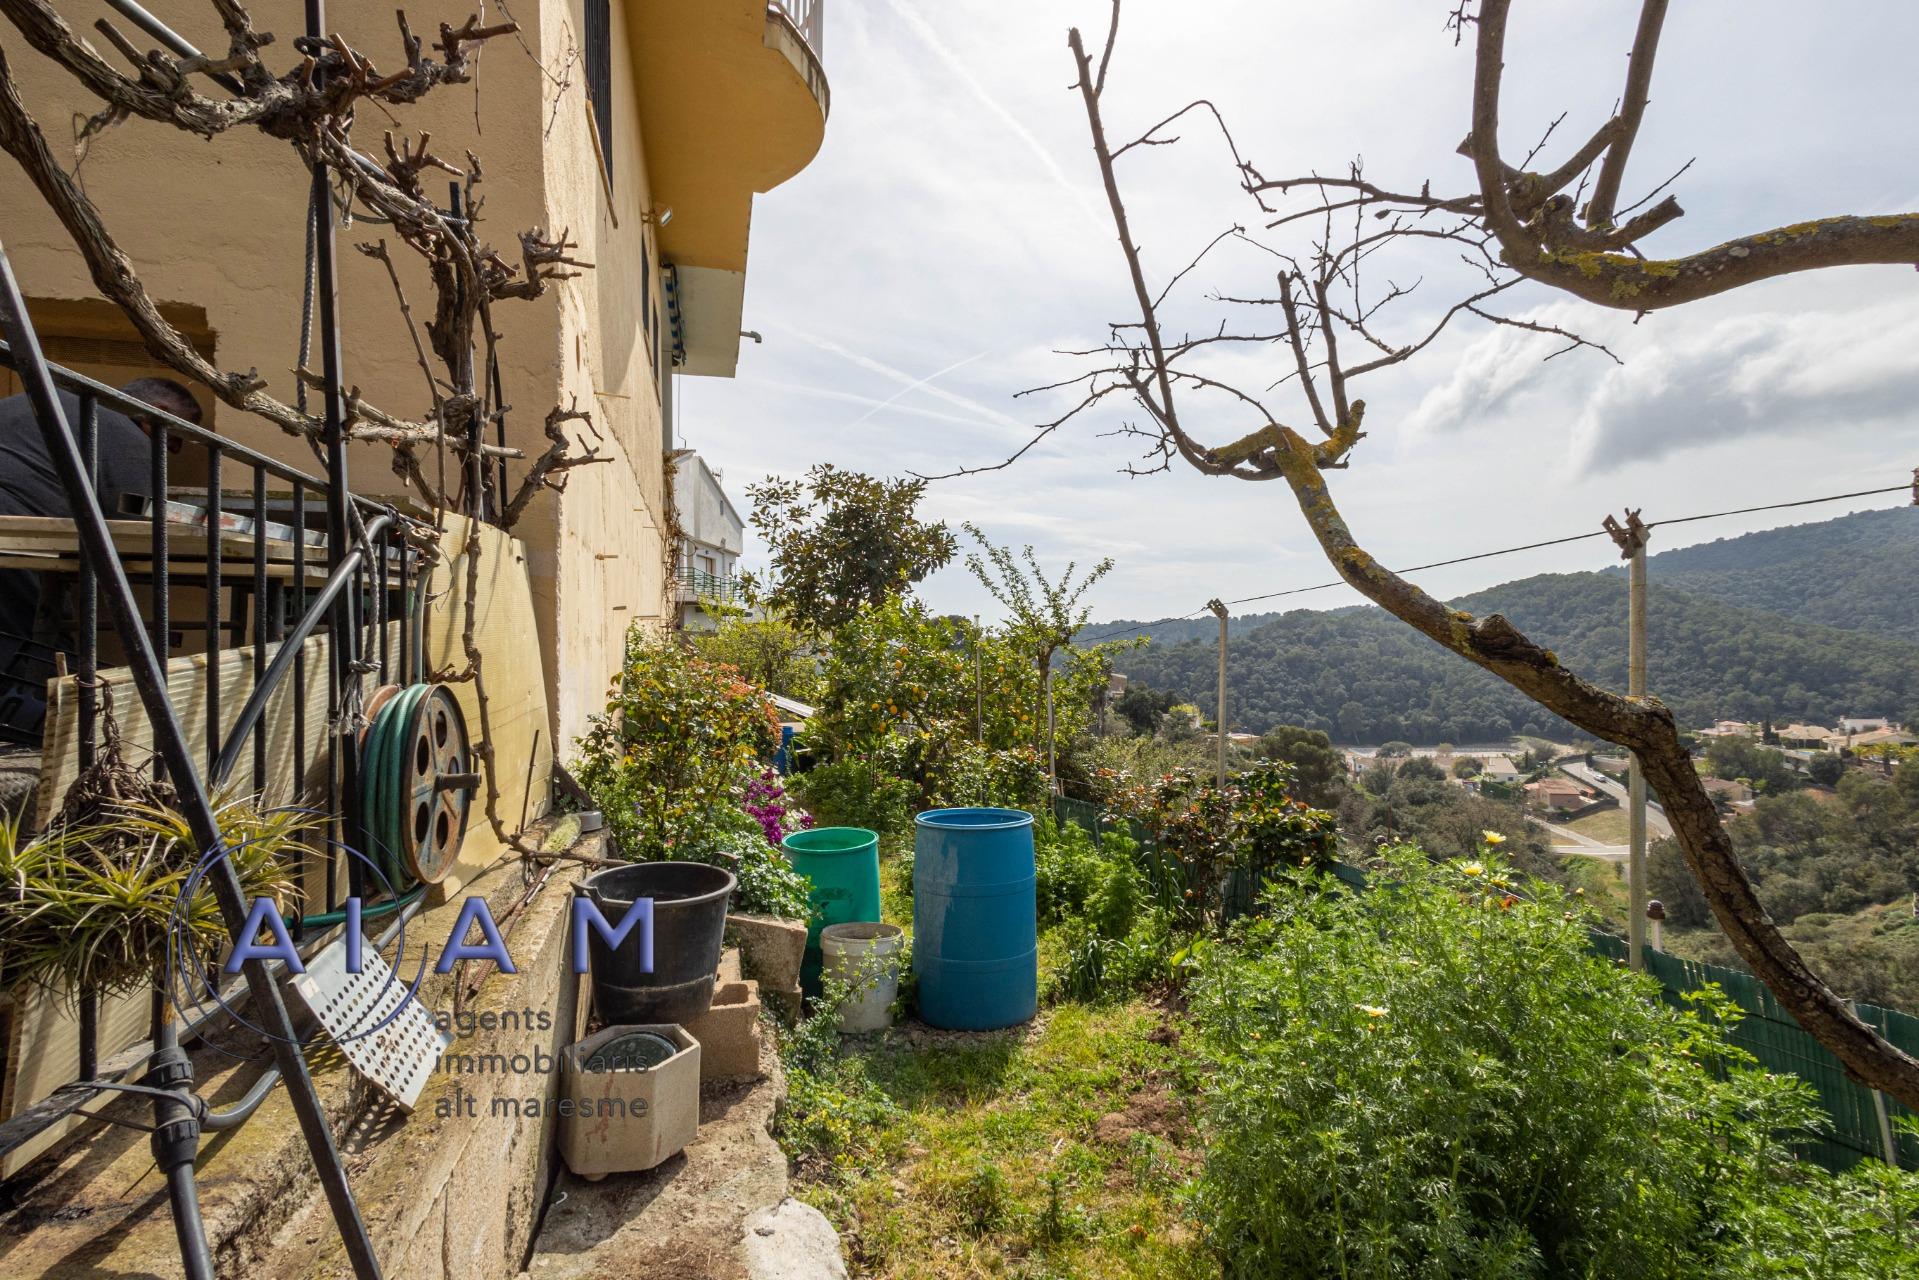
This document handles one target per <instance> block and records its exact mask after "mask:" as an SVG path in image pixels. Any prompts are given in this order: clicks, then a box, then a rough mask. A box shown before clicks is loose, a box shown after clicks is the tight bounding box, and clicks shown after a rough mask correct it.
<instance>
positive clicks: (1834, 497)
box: [1078, 474, 1919, 644]
mask: <svg viewBox="0 0 1919 1280" xmlns="http://www.w3.org/2000/svg"><path fill="white" fill-rule="evenodd" d="M1888 493H1912V494H1913V495H1914V505H1919V474H1916V477H1915V479H1914V480H1912V481H1910V482H1908V483H1905V484H1895V485H1888V486H1886V487H1885V488H1883V489H1861V490H1858V491H1857V492H1854V493H1834V494H1828V495H1826V496H1825V497H1823V498H1800V499H1797V500H1796V501H1792V502H1770V503H1767V504H1765V505H1763V506H1757V507H1737V508H1734V509H1733V510H1730V511H1708V512H1703V513H1701V514H1699V515H1691V516H1674V517H1672V518H1671V519H1667V520H1652V521H1648V522H1647V527H1648V528H1652V529H1656V528H1658V527H1659V526H1660V525H1665V524H1691V523H1693V522H1695V521H1698V520H1720V519H1724V518H1725V517H1727V516H1745V515H1752V514H1754V513H1756V512H1761V511H1784V510H1786V509H1788V508H1791V507H1811V506H1817V505H1819V504H1820V503H1823V502H1844V501H1846V500H1847V499H1849V498H1876V497H1881V496H1883V495H1885V494H1888ZM1608 536H1610V535H1608V534H1607V532H1606V531H1605V530H1604V529H1595V530H1594V531H1593V532H1591V533H1575V534H1569V535H1567V536H1566V537H1563V538H1548V539H1546V540H1545V541H1543V542H1528V543H1525V544H1523V545H1521V546H1517V547H1501V548H1500V549H1499V550H1497V551H1481V552H1479V553H1477V554H1475V555H1469V556H1454V557H1453V558H1452V559H1450V560H1435V561H1433V562H1432V563H1431V564H1418V565H1414V566H1412V567H1411V568H1409V569H1396V570H1394V571H1393V572H1395V573H1397V574H1402V575H1403V574H1408V573H1422V572H1424V571H1425V570H1427V569H1444V568H1446V567H1448V566H1450V565H1456V564H1469V563H1471V562H1472V561H1475V560H1491V559H1494V558H1495V557H1498V556H1510V555H1517V554H1518V553H1519V552H1522V551H1538V550H1540V549H1542V548H1545V547H1561V546H1565V545H1567V544H1568V543H1573V542H1584V541H1586V540H1587V539H1589V538H1604V537H1608ZM1347 585H1349V584H1348V583H1347V582H1346V580H1345V579H1344V578H1335V579H1333V580H1332V581H1331V582H1316V583H1314V584H1313V585H1312V586H1310V587H1291V588H1288V589H1287V590H1285V591H1269V592H1266V593H1265V594H1264V595H1257V596H1242V597H1240V598H1239V599H1237V600H1228V601H1226V603H1227V604H1229V605H1235V604H1253V603H1255V602H1257V601H1261V600H1277V599H1280V598H1281V597H1282V596H1298V595H1305V594H1306V593H1308V592H1311V591H1328V590H1331V589H1332V588H1334V587H1343V586H1347ZM1204 612H1206V609H1205V606H1201V607H1200V608H1198V609H1195V610H1193V611H1192V612H1191V613H1186V614H1182V615H1180V616H1179V617H1177V618H1162V619H1160V621H1159V622H1157V623H1152V622H1148V623H1141V624H1139V625H1137V626H1131V627H1121V628H1119V629H1118V630H1115V631H1108V632H1105V633H1103V634H1101V635H1097V636H1093V637H1091V638H1089V639H1086V640H1081V641H1079V642H1078V643H1080V644H1098V643H1099V642H1100V641H1101V640H1110V639H1111V638H1113V637H1114V636H1123V635H1138V634H1140V633H1141V632H1143V631H1145V630H1146V629H1147V628H1148V627H1153V626H1158V625H1160V624H1161V623H1166V622H1185V621H1187V620H1188V619H1191V618H1196V617H1198V616H1199V615H1200V614H1202V613H1204Z"/></svg>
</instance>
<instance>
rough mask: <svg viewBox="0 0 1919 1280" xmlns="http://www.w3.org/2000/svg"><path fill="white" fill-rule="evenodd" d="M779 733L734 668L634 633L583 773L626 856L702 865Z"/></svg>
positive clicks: (582, 744)
mask: <svg viewBox="0 0 1919 1280" xmlns="http://www.w3.org/2000/svg"><path fill="white" fill-rule="evenodd" d="M779 732H780V726H779V716H778V714H777V713H776V712H775V711H774V709H773V704H772V702H771V701H770V700H769V699H768V698H767V696H766V694H765V693H764V692H762V691H761V690H759V689H756V688H754V687H753V686H752V685H750V684H748V683H746V681H744V680H742V679H740V678H739V675H738V673H737V672H735V671H734V670H733V668H731V667H727V666H721V665H719V664H717V663H712V662H707V661H705V660H704V659H701V658H698V657H695V656H694V655H693V654H691V653H689V652H688V651H687V650H686V649H684V648H683V647H681V646H680V645H679V644H677V643H675V642H673V641H671V640H663V639H659V638H656V637H654V636H651V635H649V634H647V633H645V632H642V631H640V630H639V629H638V628H635V629H634V630H633V631H632V632H631V633H629V635H628V636H627V642H626V661H625V665H624V666H623V667H622V668H621V670H620V672H619V674H618V675H616V676H615V677H614V679H613V685H612V688H611V689H610V690H609V697H608V702H607V708H606V711H605V713H604V714H602V715H597V716H594V717H592V719H591V720H589V721H588V729H587V732H586V735H585V736H584V737H582V738H581V739H580V740H579V748H580V755H579V759H578V762H577V764H576V766H575V770H574V772H575V775H576V776H577V777H578V778H579V780H580V785H581V786H583V787H585V788H586V791H587V793H588V794H589V795H591V796H592V797H593V801H594V803H595V804H597V805H598V806H599V807H600V809H601V811H602V812H603V813H604V814H605V815H606V824H607V827H608V829H609V830H610V831H611V832H612V833H613V836H614V839H615V841H616V842H617V844H618V847H619V851H620V853H621V854H622V856H624V857H627V858H632V859H636V860H639V859H653V858H682V857H697V856H699V855H700V854H701V852H702V846H703V845H709V844H711V843H713V841H714V840H715V839H716V838H717V836H718V835H719V834H721V833H722V832H723V831H724V830H725V829H726V828H727V825H728V823H729V821H730V819H731V817H732V816H733V815H734V814H737V813H739V812H740V805H741V800H742V794H743V791H744V788H745V786H746V783H747V781H748V780H749V779H750V778H752V777H753V776H755V775H756V774H757V773H758V771H759V767H760V766H759V761H760V759H761V758H763V757H770V756H771V755H772V753H773V751H774V749H775V748H777V746H778V745H779Z"/></svg>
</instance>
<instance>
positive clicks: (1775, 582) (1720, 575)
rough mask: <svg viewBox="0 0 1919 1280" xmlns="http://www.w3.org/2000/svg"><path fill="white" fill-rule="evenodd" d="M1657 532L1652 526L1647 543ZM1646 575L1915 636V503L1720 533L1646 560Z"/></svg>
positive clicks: (1918, 569) (1698, 591) (1918, 620)
mask: <svg viewBox="0 0 1919 1280" xmlns="http://www.w3.org/2000/svg"><path fill="white" fill-rule="evenodd" d="M1659 538H1660V534H1659V532H1658V531H1657V530H1655V531H1654V533H1653V542H1652V545H1653V546H1654V547H1657V546H1658V545H1659ZM1648 572H1649V574H1650V578H1651V581H1653V582H1658V583H1662V584H1664V585H1666V586H1672V587H1678V588H1680V589H1682V590H1685V591H1690V592H1692V593H1693V594H1695V595H1703V596H1711V597H1712V598H1713V599H1715V600H1723V601H1725V602H1726V603H1728V604H1736V605H1740V606H1742V607H1744V608H1749V609H1764V610H1766V611H1767V612H1769V613H1778V614H1783V615H1785V616H1786V617H1789V618H1799V619H1802V620H1804V621H1806V622H1819V623H1824V624H1825V625H1827V626H1832V627H1838V628H1840V629H1841V630H1845V631H1871V632H1874V633H1876V634H1879V635H1886V636H1895V637H1898V638H1900V639H1913V638H1919V507H1911V506H1905V507H1892V508H1888V509H1886V510H1883V511H1860V512H1855V513H1854V514H1852V515H1848V516H1841V517H1839V518H1838V519H1836V520H1823V521H1820V522H1819V523H1817V524H1801V525H1791V526H1789V527H1787V528H1783V529H1768V530H1766V531H1765V532H1763V533H1749V534H1746V535H1745V536H1744V537H1739V538H1721V539H1719V540H1718V541H1716V542H1703V543H1700V544H1699V545H1697V546H1692V547H1682V548H1680V549H1679V550H1677V551H1667V552H1663V553H1660V554H1657V555H1654V556H1652V557H1651V558H1650V560H1649V562H1648Z"/></svg>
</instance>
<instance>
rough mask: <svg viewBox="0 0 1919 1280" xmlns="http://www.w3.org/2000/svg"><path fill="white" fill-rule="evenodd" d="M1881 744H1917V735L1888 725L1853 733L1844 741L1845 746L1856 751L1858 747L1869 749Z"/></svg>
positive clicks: (1918, 737) (1918, 739)
mask: <svg viewBox="0 0 1919 1280" xmlns="http://www.w3.org/2000/svg"><path fill="white" fill-rule="evenodd" d="M1881 742H1900V743H1905V742H1919V734H1914V733H1912V732H1911V731H1910V730H1906V729H1900V728H1896V727H1894V726H1891V725H1888V726H1886V727H1885V728H1883V729H1873V730H1870V731H1868V732H1866V733H1855V734H1853V735H1852V737H1850V738H1848V739H1847V740H1846V746H1848V747H1850V748H1853V749H1854V750H1857V749H1858V748H1860V747H1870V746H1873V745H1875V744H1876V743H1881Z"/></svg>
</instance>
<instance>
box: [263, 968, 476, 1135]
mask: <svg viewBox="0 0 1919 1280" xmlns="http://www.w3.org/2000/svg"><path fill="white" fill-rule="evenodd" d="M293 986H294V989H295V990H297V991H298V992H299V993H300V998H301V999H302V1000H304V1001H306V1005H307V1008H309V1009H311V1010H313V1016H314V1017H316V1018H318V1019H319V1020H320V1025H321V1026H323V1027H325V1028H326V1029H327V1033H328V1034H329V1035H331V1036H332V1037H333V1040H334V1043H336V1044H338V1045H339V1046H340V1052H342V1053H344V1054H346V1056H347V1061H349V1062H351V1063H352V1064H353V1065H354V1066H355V1067H356V1068H358V1069H359V1072H360V1074H361V1075H363V1076H365V1077H366V1078H367V1079H368V1080H371V1081H372V1082H373V1083H374V1084H376V1085H378V1086H379V1087H380V1088H381V1090H382V1091H384V1092H385V1093H386V1094H387V1095H388V1096H390V1097H391V1098H392V1099H393V1100H394V1101H395V1102H397V1103H399V1104H400V1108H401V1109H402V1110H404V1111H408V1112H410V1111H412V1110H413V1104H414V1102H416V1101H417V1100H418V1099H419V1096H420V1090H422V1089H424V1088H425V1087H426V1082H427V1077H429V1076H430V1075H432V1074H433V1068H434V1067H435V1066H436V1065H437V1064H438V1063H439V1060H440V1055H441V1054H443V1053H445V1052H446V1050H447V1048H448V1047H449V1046H450V1045H451V1044H452V1043H453V1041H452V1039H451V1038H450V1037H448V1036H446V1035H445V1034H443V1033H442V1032H441V1031H440V1029H439V1028H438V1027H437V1026H435V1025H434V1023H433V1016H432V1015H431V1014H430V1013H428V1012H427V1009H426V1006H425V1005H423V1004H421V1003H420V1002H419V1001H418V1000H415V999H413V998H412V997H411V996H409V995H408V993H407V984H406V983H405V982H403V981H402V980H400V979H399V978H397V977H395V976H394V974H393V970H392V969H390V968H388V967H387V963H386V961H385V960H383V959H381V957H380V956H379V954H378V953H377V952H375V951H374V949H373V948H372V946H371V945H369V946H367V947H365V948H364V949H363V950H362V952H361V956H360V972H358V973H348V972H347V969H346V943H345V941H344V940H343V939H339V938H336V939H334V940H333V941H332V942H330V943H328V944H327V945H326V946H325V947H324V948H322V949H321V951H320V953H319V954H318V955H316V956H314V957H313V959H312V960H310V961H308V962H307V966H306V972H305V973H302V974H296V975H295V976H294V979H293ZM402 1006H404V1007H402ZM396 1009H398V1010H399V1012H398V1014H394V1010H396ZM389 1015H393V1016H392V1017H391V1020H388V1016H389ZM382 1023H384V1025H382ZM374 1027H378V1028H379V1029H378V1030H377V1031H376V1030H372V1028H374Z"/></svg>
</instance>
